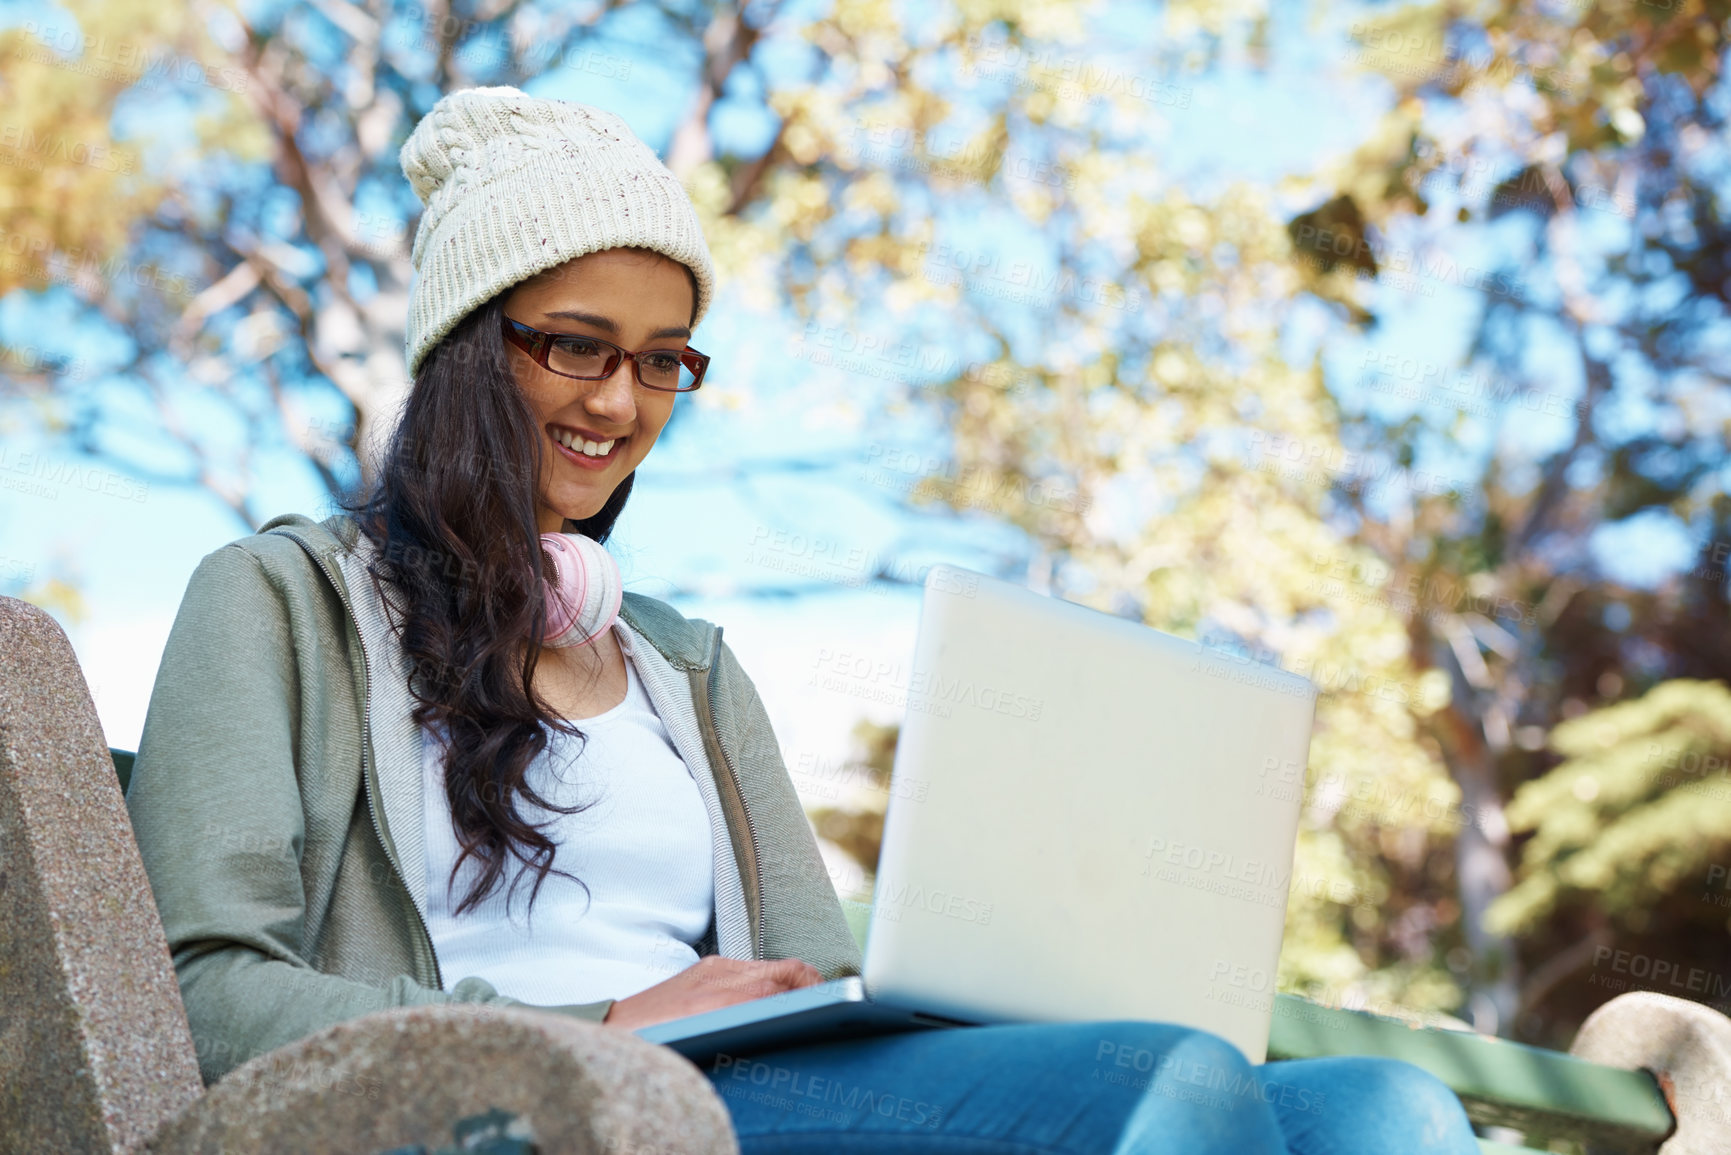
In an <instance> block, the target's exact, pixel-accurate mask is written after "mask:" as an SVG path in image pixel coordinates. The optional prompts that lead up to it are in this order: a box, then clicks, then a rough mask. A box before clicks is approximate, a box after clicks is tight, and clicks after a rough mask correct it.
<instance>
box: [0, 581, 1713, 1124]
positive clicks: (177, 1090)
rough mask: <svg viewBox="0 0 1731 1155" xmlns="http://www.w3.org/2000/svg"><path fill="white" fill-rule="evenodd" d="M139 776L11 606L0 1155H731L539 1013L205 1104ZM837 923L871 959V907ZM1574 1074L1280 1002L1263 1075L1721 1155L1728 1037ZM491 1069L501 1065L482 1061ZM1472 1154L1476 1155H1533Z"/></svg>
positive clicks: (1646, 1039)
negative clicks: (523, 1143) (1307, 1073)
mask: <svg viewBox="0 0 1731 1155" xmlns="http://www.w3.org/2000/svg"><path fill="white" fill-rule="evenodd" d="M131 771H132V755H131V753H130V752H127V751H124V750H105V748H104V746H103V744H102V739H101V728H100V726H99V725H98V724H97V721H96V713H95V708H94V706H93V704H92V703H91V701H90V695H89V691H88V689H87V688H86V686H85V684H84V679H83V677H82V675H81V674H80V673H79V671H78V667H77V663H76V661H75V659H74V657H73V655H72V650H71V646H70V645H69V644H68V643H67V642H66V639H65V635H64V634H63V633H62V632H61V631H60V628H59V626H58V625H57V624H56V623H55V622H54V621H53V619H51V618H50V617H48V615H47V614H45V613H42V612H41V611H40V610H37V609H35V608H34V607H31V606H28V605H26V604H25V603H22V602H18V601H16V600H14V599H11V598H0V921H3V923H4V925H6V926H7V927H8V928H16V929H15V930H14V932H13V933H11V934H10V935H9V936H8V937H7V938H5V939H0V1008H4V1009H0V1155H6V1153H7V1152H11V1151H19V1152H24V1151H31V1152H34V1151H38V1150H63V1149H64V1150H79V1151H110V1150H113V1151H123V1150H136V1149H140V1147H141V1146H142V1145H143V1144H145V1143H146V1141H149V1142H150V1149H151V1150H159V1151H165V1152H179V1151H194V1150H201V1151H266V1150H272V1151H296V1150H307V1151H313V1150H321V1149H343V1150H354V1151H367V1152H379V1153H381V1155H411V1153H413V1152H424V1151H432V1150H435V1149H437V1148H440V1147H444V1146H447V1143H448V1141H450V1140H453V1139H456V1140H459V1141H462V1140H463V1137H464V1136H465V1135H466V1136H469V1137H470V1138H473V1136H474V1135H476V1134H478V1133H479V1132H478V1130H477V1129H485V1128H489V1127H491V1128H494V1129H495V1130H496V1131H497V1132H498V1134H499V1135H500V1136H501V1137H504V1136H508V1135H514V1134H521V1132H522V1131H523V1130H524V1128H525V1127H527V1128H528V1130H530V1131H531V1132H532V1133H533V1134H534V1136H535V1138H534V1140H533V1142H534V1146H535V1149H537V1150H539V1151H541V1152H543V1153H548V1152H555V1151H561V1152H562V1151H566V1150H571V1151H577V1150H582V1151H585V1152H588V1151H602V1150H605V1151H609V1152H621V1153H627V1155H628V1153H634V1152H645V1153H648V1152H654V1153H657V1155H660V1153H662V1152H669V1153H671V1152H683V1151H693V1152H697V1151H703V1152H727V1151H732V1150H736V1149H737V1148H736V1144H735V1142H734V1140H733V1138H732V1134H731V1131H730V1130H729V1129H728V1125H727V1118H726V1114H725V1109H724V1108H723V1106H722V1105H721V1103H720V1101H719V1099H718V1098H717V1097H716V1096H715V1095H714V1093H713V1091H712V1090H711V1089H710V1087H709V1084H708V1082H707V1080H705V1079H704V1078H703V1077H702V1075H701V1074H700V1073H699V1072H698V1071H697V1070H696V1068H694V1067H691V1066H689V1065H688V1064H685V1063H684V1061H683V1060H680V1059H677V1058H676V1057H674V1056H672V1054H671V1052H668V1051H665V1050H664V1049H662V1048H659V1047H654V1046H651V1045H650V1044H647V1043H643V1042H641V1041H639V1040H637V1039H634V1038H631V1037H628V1036H621V1035H618V1034H616V1033H615V1032H612V1031H606V1030H603V1029H602V1028H599V1027H595V1026H593V1025H591V1024H587V1023H580V1022H576V1021H573V1020H567V1019H564V1018H563V1017H561V1016H554V1015H542V1014H534V1013H530V1012H511V1011H492V1012H482V1011H479V1010H478V1009H462V1008H421V1009H417V1010H414V1011H402V1012H390V1013H387V1014H383V1015H373V1016H368V1017H367V1018H365V1019H357V1020H355V1021H354V1022H352V1023H346V1024H342V1025H341V1026H338V1027H336V1028H332V1029H331V1030H329V1031H326V1032H323V1033H321V1034H319V1035H315V1036H312V1037H310V1038H308V1039H304V1040H302V1041H301V1042H299V1043H296V1044H293V1045H291V1046H288V1047H284V1048H282V1049H281V1050H279V1051H276V1052H273V1053H272V1054H270V1055H265V1056H262V1057H260V1058H259V1059H255V1060H253V1061H252V1062H251V1063H248V1064H246V1065H245V1066H243V1067H241V1068H239V1069H237V1070H236V1071H234V1072H232V1073H231V1074H230V1075H229V1076H227V1077H226V1078H224V1079H223V1080H222V1081H221V1082H219V1083H217V1084H216V1085H215V1086H213V1087H212V1088H210V1090H209V1091H204V1089H203V1088H202V1087H201V1086H200V1084H199V1078H198V1068H197V1064H196V1062H195V1061H194V1057H193V1048H192V1040H191V1038H190V1035H189V1033H188V1031H187V1026H186V1018H185V1014H184V1012H183V1011H182V1009H181V1006H180V999H179V991H178V988H177V987H176V985H175V982H174V973H173V969H172V966H171V965H170V962H169V958H168V951H167V944H166V942H165V941H164V939H163V934H162V927H161V924H160V923H159V922H158V920H157V917H156V908H155V904H154V902H153V901H152V900H151V898H150V891H149V884H148V881H147V880H146V878H145V876H144V870H143V866H142V865H141V864H140V862H139V860H138V852H137V848H136V847H135V846H134V845H133V842H132V837H131V829H130V826H129V825H128V823H127V818H126V810H125V805H124V802H123V799H122V792H123V791H124V789H125V785H126V782H127V780H128V778H129V776H130V774H131ZM843 907H844V909H845V910H846V912H847V915H848V921H849V924H850V925H851V926H852V928H853V931H854V935H855V937H856V938H857V939H858V940H859V942H860V944H861V946H862V947H863V946H864V942H865V935H866V931H867V929H868V928H869V925H870V914H871V908H870V907H869V906H866V905H863V904H859V903H849V902H844V903H843ZM15 1008H17V1009H15ZM1571 1052H1572V1053H1571V1054H1561V1053H1558V1052H1554V1051H1546V1050H1542V1049H1540V1048H1536V1047H1528V1046H1523V1045H1521V1044H1519V1043H1512V1042H1508V1041H1506V1040H1502V1039H1496V1038H1491V1037H1487V1036H1482V1035H1477V1034H1474V1033H1472V1032H1470V1031H1450V1030H1441V1029H1436V1028H1426V1027H1414V1026H1413V1025H1411V1024H1410V1023H1407V1022H1405V1021H1402V1020H1399V1019H1390V1018H1383V1017H1379V1016H1376V1015H1372V1014H1367V1013H1365V1012H1362V1011H1352V1010H1343V1009H1339V1008H1331V1007H1326V1006H1322V1005H1320V1004H1317V1003H1313V1002H1309V1001H1307V1000H1304V999H1300V998H1296V997H1294V996H1291V995H1278V996H1276V999H1275V1011H1274V1020H1273V1028H1272V1032H1271V1035H1270V1040H1269V1058H1270V1059H1271V1060H1272V1059H1291V1058H1308V1057H1318V1056H1324V1055H1366V1054H1369V1055H1384V1056H1388V1057H1391V1058H1399V1059H1404V1060H1406V1061H1408V1062H1412V1063H1414V1064H1416V1065H1418V1066H1420V1067H1423V1068H1425V1069H1426V1070H1428V1071H1430V1072H1431V1073H1433V1074H1435V1075H1436V1076H1438V1077H1439V1078H1441V1079H1442V1080H1443V1081H1444V1082H1445V1083H1447V1084H1448V1085H1449V1086H1450V1087H1451V1088H1452V1089H1453V1090H1454V1091H1455V1093H1456V1094H1457V1095H1459V1096H1460V1098H1461V1102H1462V1103H1463V1104H1464V1105H1465V1107H1466V1109H1467V1113H1468V1115H1469V1116H1470V1117H1471V1118H1472V1119H1473V1121H1474V1122H1475V1123H1479V1124H1484V1125H1488V1126H1502V1127H1509V1128H1513V1129H1515V1130H1517V1131H1520V1132H1522V1133H1523V1134H1525V1135H1526V1137H1527V1138H1526V1139H1525V1140H1524V1142H1526V1143H1529V1144H1543V1143H1548V1142H1550V1141H1552V1140H1571V1141H1574V1142H1576V1143H1578V1144H1583V1145H1584V1147H1585V1150H1587V1151H1588V1152H1590V1153H1591V1155H1610V1153H1619V1155H1623V1153H1626V1155H1636V1153H1640V1155H1650V1153H1654V1152H1658V1153H1660V1155H1731V1021H1728V1020H1726V1019H1725V1017H1724V1016H1722V1015H1719V1014H1718V1013H1717V1012H1714V1011H1712V1010H1710V1009H1708V1008H1705V1007H1701V1006H1699V1005H1697V1004H1693V1003H1687V1002H1684V1001H1682V1000H1678V999H1672V998H1668V997H1667V996H1664V995H1657V994H1649V993H1645V992H1636V993H1632V994H1627V995H1622V996H1619V997H1618V998H1616V999H1613V1000H1611V1002H1609V1003H1607V1004H1606V1005H1605V1006H1603V1007H1601V1008H1600V1009H1599V1010H1598V1011H1597V1012H1595V1013H1594V1015H1593V1016H1592V1017H1591V1018H1590V1019H1588V1021H1587V1023H1586V1024H1585V1025H1583V1027H1582V1030H1581V1032H1580V1035H1579V1036H1578V1037H1577V1039H1576V1041H1575V1044H1574V1045H1573V1047H1572V1048H1571ZM482 1054H486V1055H489V1056H496V1057H497V1061H485V1062H476V1058H477V1057H478V1056H480V1055H482ZM355 1087H363V1088H367V1089H368V1091H367V1093H366V1094H362V1095H357V1094H355V1093H354V1088H355ZM374 1087H376V1088H377V1090H378V1094H377V1096H373V1095H372V1094H371V1089H372V1088H374ZM345 1088H346V1089H345ZM459 1088H460V1089H461V1090H459ZM577 1088H581V1090H577ZM567 1124H569V1125H570V1129H569V1130H564V1131H556V1130H555V1128H557V1127H561V1126H565V1125H567ZM513 1128H515V1129H516V1130H515V1131H513ZM67 1137H71V1139H70V1141H68V1138H67ZM50 1139H52V1140H54V1141H53V1142H50V1141H49V1140H50ZM1480 1146H1481V1148H1482V1149H1483V1151H1484V1152H1485V1153H1486V1155H1513V1153H1516V1152H1522V1151H1537V1150H1542V1149H1543V1148H1542V1147H1539V1146H1529V1147H1516V1146H1510V1145H1508V1144H1503V1143H1497V1142H1494V1141H1491V1140H1481V1142H1480ZM497 1149H498V1150H504V1149H506V1148H504V1147H499V1148H497ZM522 1149H523V1150H528V1148H527V1147H524V1148H522Z"/></svg>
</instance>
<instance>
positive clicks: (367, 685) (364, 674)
mask: <svg viewBox="0 0 1731 1155" xmlns="http://www.w3.org/2000/svg"><path fill="white" fill-rule="evenodd" d="M271 532H272V533H281V534H282V535H283V536H285V537H289V538H293V539H294V541H295V542H296V543H297V544H298V545H299V546H300V547H301V548H302V549H304V550H305V551H306V552H307V556H309V557H311V558H312V559H313V563H314V564H315V565H317V566H318V567H319V569H320V570H322V571H323V572H324V575H325V579H326V580H327V581H329V582H330V583H331V587H332V588H333V589H335V590H336V591H337V597H338V598H340V599H342V603H343V609H345V610H347V611H348V615H349V621H350V622H351V623H353V624H354V627H355V640H356V641H357V642H358V643H359V644H360V647H361V717H362V718H363V719H364V721H365V725H366V733H365V735H363V741H362V742H361V758H362V773H361V781H362V783H363V784H364V785H365V787H366V791H367V816H368V817H369V818H371V819H372V820H373V834H374V835H375V836H377V838H378V840H379V846H380V847H382V848H383V849H384V852H385V861H386V862H389V863H390V864H391V869H392V870H393V871H395V872H396V876H397V884H398V885H399V886H401V887H402V888H403V893H404V894H407V895H412V894H413V893H414V892H413V891H411V890H410V889H409V886H408V883H407V882H406V881H405V880H404V878H403V867H402V863H400V862H399V861H397V854H396V851H395V850H394V849H393V848H392V846H391V843H390V840H389V839H388V838H386V837H385V828H384V825H383V824H382V823H381V822H380V821H379V798H378V789H377V787H376V786H375V785H374V779H375V775H376V772H377V767H376V766H375V765H374V761H373V743H372V729H373V667H372V661H371V659H370V657H369V656H368V654H367V640H366V638H365V637H364V636H363V635H362V634H361V626H360V621H359V619H358V618H357V617H356V616H355V607H354V604H353V603H352V602H351V601H350V600H349V595H348V589H347V587H346V586H345V585H344V584H343V583H342V582H341V581H339V580H338V579H337V575H336V574H335V572H333V571H332V569H331V567H330V565H329V564H328V563H327V562H326V561H325V559H324V557H323V555H321V554H320V553H319V552H318V550H317V549H315V548H313V546H312V544H311V543H310V542H308V541H307V540H306V539H305V538H303V537H301V536H300V535H299V534H298V533H295V532H294V531H293V530H291V529H286V528H283V527H278V528H277V529H275V530H272V531H271ZM409 907H410V909H411V910H413V911H414V912H415V923H416V925H418V926H419V927H420V928H421V941H422V942H423V943H424V944H425V945H426V946H427V947H428V948H429V949H428V950H427V954H428V955H429V956H431V958H432V960H433V980H434V983H435V984H436V986H437V988H438V989H439V990H444V989H445V980H444V976H443V975H442V974H441V973H440V971H439V955H438V952H437V951H435V950H432V949H431V946H432V942H433V935H432V932H431V931H429V930H428V929H427V920H426V919H425V918H424V917H423V916H422V914H421V908H420V907H419V906H417V905H416V904H415V902H414V901H413V899H411V900H410V902H409Z"/></svg>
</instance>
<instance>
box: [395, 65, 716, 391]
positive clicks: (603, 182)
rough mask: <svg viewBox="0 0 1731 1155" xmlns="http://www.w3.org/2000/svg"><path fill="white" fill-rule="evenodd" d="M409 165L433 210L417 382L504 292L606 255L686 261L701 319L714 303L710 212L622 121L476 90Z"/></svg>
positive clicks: (413, 341) (416, 336) (425, 126)
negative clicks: (439, 350)
mask: <svg viewBox="0 0 1731 1155" xmlns="http://www.w3.org/2000/svg"><path fill="white" fill-rule="evenodd" d="M398 160H399V162H400V163H401V164H402V167H403V175H405V176H407V177H408V178H409V184H410V185H411V186H412V187H413V188H414V190H415V195H416V196H417V197H419V198H420V200H421V203H422V204H423V205H425V206H426V211H425V212H424V213H422V214H421V223H420V225H419V227H417V228H416V230H415V243H414V248H413V249H412V250H411V251H410V256H409V259H410V262H411V263H412V264H413V266H414V280H413V284H412V286H411V287H410V290H409V323H408V333H407V337H406V339H405V342H404V345H405V351H406V352H407V354H408V360H409V373H410V375H411V376H412V375H413V374H414V373H415V372H416V371H417V370H418V369H419V368H420V365H421V362H422V361H423V360H424V359H425V358H426V356H427V354H428V353H430V352H431V351H432V350H433V349H434V347H435V346H437V345H438V343H439V342H440V341H441V340H443V339H444V337H445V334H447V333H449V332H450V331H451V330H452V329H453V328H455V327H456V325H457V323H458V322H459V321H461V320H462V319H463V318H464V317H465V316H467V315H468V314H469V313H470V312H471V311H473V310H474V309H475V308H477V307H479V306H480V305H482V304H484V303H486V302H487V301H488V300H489V299H491V298H492V297H493V296H494V295H495V294H497V293H499V292H500V291H501V290H504V289H507V288H509V287H510V286H512V285H515V284H516V283H517V282H519V281H522V280H525V279H527V278H529V277H531V276H534V275H535V274H536V273H539V272H541V271H543V270H545V269H550V268H552V267H553V266H555V265H559V264H563V263H564V262H566V261H569V260H571V259H573V258H574V257H580V256H583V255H584V254H586V253H594V252H600V251H601V250H603V249H611V248H625V247H633V248H644V249H650V250H652V251H654V252H657V253H661V254H662V255H664V256H666V257H669V258H671V259H672V260H675V261H678V262H679V263H680V264H682V265H684V266H685V267H686V268H688V269H690V270H691V272H692V274H693V276H695V277H696V279H697V317H696V320H701V319H702V317H703V314H704V312H705V311H706V310H707V309H708V308H709V302H710V299H711V295H712V292H713V289H714V279H715V275H714V270H713V268H712V267H711V265H710V261H709V248H708V246H707V245H706V244H705V242H704V239H703V230H702V228H701V226H700V225H699V224H698V220H697V211H696V209H694V208H693V207H692V204H691V199H690V198H689V197H688V196H686V194H685V189H684V188H682V187H681V186H680V184H679V180H678V178H676V177H675V176H674V175H673V173H672V172H670V171H668V169H667V166H666V165H664V164H662V163H661V161H660V159H659V158H658V157H656V155H655V153H654V152H653V151H652V150H651V149H650V148H649V146H647V145H645V144H644V143H643V142H642V141H641V140H639V139H637V137H636V136H634V135H633V134H632V132H631V129H630V128H628V127H627V126H626V124H625V122H624V121H623V120H621V119H620V118H619V117H618V116H616V115H615V114H613V113H611V112H606V111H603V110H602V109H599V108H591V107H590V106H588V105H584V104H574V103H572V102H570V101H564V100H544V99H540V98H538V97H533V96H530V95H528V94H527V93H525V92H522V91H520V90H519V89H516V88H505V87H498V88H466V89H463V90H461V91H458V92H453V93H450V94H448V95H446V96H445V97H443V98H442V99H440V100H439V102H438V103H437V104H435V105H433V107H432V110H431V111H430V112H428V113H427V115H426V116H424V117H422V118H421V121H420V123H419V124H417V125H416V126H415V130H414V132H412V133H411V134H410V135H409V139H408V141H407V142H405V143H404V145H403V148H402V151H401V152H400V153H399V154H398ZM695 323H696V321H695V320H694V321H693V324H695Z"/></svg>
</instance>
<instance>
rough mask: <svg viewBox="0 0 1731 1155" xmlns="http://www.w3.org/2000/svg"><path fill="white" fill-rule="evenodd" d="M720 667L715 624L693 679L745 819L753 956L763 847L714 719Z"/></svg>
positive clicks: (711, 742) (709, 735)
mask: <svg viewBox="0 0 1731 1155" xmlns="http://www.w3.org/2000/svg"><path fill="white" fill-rule="evenodd" d="M720 668H721V627H720V626H716V627H715V639H714V641H713V642H712V643H711V644H710V650H709V670H708V672H707V674H706V675H705V676H704V678H703V679H701V680H699V679H696V678H693V679H692V684H693V686H694V687H695V688H696V689H697V691H698V693H699V696H700V697H702V699H703V702H702V704H701V710H702V712H701V714H700V715H699V717H700V718H701V719H703V721H704V723H705V725H704V731H705V734H704V736H705V738H706V739H707V742H706V743H705V744H706V745H708V746H710V747H712V748H713V751H714V752H713V753H712V754H711V755H710V757H711V760H712V761H713V760H716V759H717V756H719V761H720V762H721V766H722V769H724V770H726V771H727V782H728V784H729V785H730V786H731V787H732V793H733V800H734V803H735V805H736V806H737V807H738V808H739V813H740V815H741V816H742V817H743V818H744V820H745V834H746V841H747V842H748V843H749V844H750V847H751V877H752V881H753V883H754V884H755V886H754V888H753V893H752V894H751V896H750V899H749V901H748V905H747V908H746V909H747V911H748V912H749V914H750V915H751V916H752V917H751V957H752V958H754V959H761V958H762V957H763V847H762V845H761V844H760V843H759V842H758V840H757V826H756V824H755V823H753V822H752V820H751V807H750V806H749V805H747V804H746V801H745V791H744V789H743V788H742V787H741V785H740V781H739V775H738V773H736V772H735V771H734V769H733V762H732V760H731V759H729V758H728V756H727V751H726V749H724V748H723V747H722V745H721V731H720V729H719V727H718V723H717V722H716V719H715V694H714V690H715V675H716V673H717V672H718V671H719V670H720Z"/></svg>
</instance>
